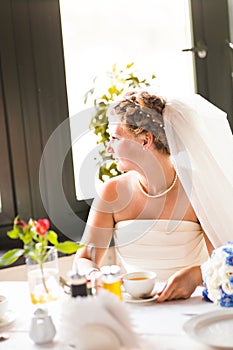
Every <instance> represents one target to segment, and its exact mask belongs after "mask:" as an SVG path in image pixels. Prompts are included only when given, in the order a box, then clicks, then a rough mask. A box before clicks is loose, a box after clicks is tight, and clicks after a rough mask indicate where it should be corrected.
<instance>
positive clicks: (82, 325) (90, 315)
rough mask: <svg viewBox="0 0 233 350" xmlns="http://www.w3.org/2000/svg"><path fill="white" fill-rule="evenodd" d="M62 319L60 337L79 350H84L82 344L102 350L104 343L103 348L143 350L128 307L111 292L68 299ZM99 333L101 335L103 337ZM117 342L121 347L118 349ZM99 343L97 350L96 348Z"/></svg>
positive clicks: (62, 311)
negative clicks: (108, 344) (106, 346)
mask: <svg viewBox="0 0 233 350" xmlns="http://www.w3.org/2000/svg"><path fill="white" fill-rule="evenodd" d="M60 315H61V317H60V322H59V323H60V325H59V331H58V334H59V337H60V338H61V340H62V341H64V342H66V343H67V342H68V343H69V344H72V345H75V346H77V348H78V349H81V348H82V346H81V344H83V342H85V341H86V343H87V342H90V344H89V350H97V349H101V347H100V342H101V341H102V342H103V346H104V344H105V343H106V344H107V342H111V344H112V347H111V349H113V348H114V349H118V348H120V347H125V348H133V349H138V348H139V347H140V345H139V343H140V340H139V336H138V335H137V334H136V333H135V332H134V331H133V324H132V320H131V318H130V312H129V309H128V308H127V305H126V304H124V303H123V302H121V301H120V300H119V299H118V298H117V297H116V296H115V295H113V294H111V293H109V292H108V291H105V290H102V291H101V292H100V293H99V294H98V295H97V296H95V297H90V296H89V297H86V298H83V297H76V298H72V297H69V298H66V299H64V300H63V301H62V305H61V313H60ZM90 325H91V326H92V327H90ZM93 326H96V327H93ZM98 326H101V327H98ZM109 330H110V331H111V332H109ZM88 332H89V334H88ZM98 332H99V333H101V334H99V336H98ZM110 333H111V334H110ZM100 335H101V336H100ZM103 335H104V337H105V339H103ZM114 336H115V339H114ZM85 337H86V338H85ZM81 338H82V339H81ZM84 338H85V339H84ZM94 338H96V339H94ZM97 338H98V339H97ZM117 341H118V343H119V347H117V345H116V344H117ZM95 343H96V346H94V345H93V344H95ZM113 343H114V344H115V347H114V346H113ZM84 348H85V347H83V349H84ZM102 349H103V347H102Z"/></svg>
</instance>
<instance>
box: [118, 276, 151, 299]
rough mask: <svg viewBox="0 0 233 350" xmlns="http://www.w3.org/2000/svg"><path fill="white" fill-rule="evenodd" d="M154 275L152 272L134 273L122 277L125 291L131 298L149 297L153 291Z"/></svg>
mask: <svg viewBox="0 0 233 350" xmlns="http://www.w3.org/2000/svg"><path fill="white" fill-rule="evenodd" d="M156 276H157V275H156V273H155V272H152V271H136V272H130V273H126V274H124V275H123V276H122V279H123V286H124V288H125V291H126V292H127V293H128V294H130V295H131V296H132V297H133V298H143V297H148V296H150V294H151V292H152V291H153V289H154V286H155V281H156Z"/></svg>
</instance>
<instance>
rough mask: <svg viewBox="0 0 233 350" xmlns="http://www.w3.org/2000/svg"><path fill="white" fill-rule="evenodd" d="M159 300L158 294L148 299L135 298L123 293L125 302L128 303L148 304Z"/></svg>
mask: <svg viewBox="0 0 233 350" xmlns="http://www.w3.org/2000/svg"><path fill="white" fill-rule="evenodd" d="M157 298H158V294H155V295H152V296H151V297H148V298H134V297H132V296H131V295H130V294H128V293H123V300H124V301H125V302H126V303H148V302H150V301H153V300H156V299H157Z"/></svg>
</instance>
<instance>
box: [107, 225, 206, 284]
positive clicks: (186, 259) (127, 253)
mask: <svg viewBox="0 0 233 350" xmlns="http://www.w3.org/2000/svg"><path fill="white" fill-rule="evenodd" d="M114 240H115V247H116V252H117V257H118V259H119V261H118V263H119V264H120V265H121V266H122V269H123V271H126V272H131V271H136V270H150V271H155V272H156V273H157V278H158V280H160V281H164V280H167V279H168V277H169V276H171V275H172V274H173V273H174V272H176V271H178V270H180V269H182V268H183V267H186V266H190V265H191V266H192V265H201V264H202V263H203V262H204V261H206V260H207V258H208V251H207V248H206V244H205V240H204V236H203V233H202V230H201V226H200V225H199V224H198V223H195V222H191V221H178V220H177V221H176V220H126V221H121V222H119V223H117V224H116V226H115V232H114Z"/></svg>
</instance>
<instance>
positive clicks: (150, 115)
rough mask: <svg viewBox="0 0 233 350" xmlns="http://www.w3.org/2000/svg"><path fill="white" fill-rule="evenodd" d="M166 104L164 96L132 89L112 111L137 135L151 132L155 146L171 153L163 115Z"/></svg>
mask: <svg viewBox="0 0 233 350" xmlns="http://www.w3.org/2000/svg"><path fill="white" fill-rule="evenodd" d="M165 105H166V101H165V100H164V99H163V98H162V97H159V96H156V95H150V94H149V93H148V92H146V91H141V92H136V91H132V92H128V93H126V94H125V95H124V96H123V98H122V99H121V100H120V101H119V102H117V103H116V104H115V106H114V108H113V110H112V113H113V114H114V115H116V116H117V117H120V120H121V122H123V123H125V124H126V125H127V127H128V129H129V130H130V131H131V132H132V133H133V134H134V135H135V136H137V135H139V134H142V133H145V132H151V133H152V134H153V143H154V145H155V147H156V148H157V149H158V150H159V151H161V152H162V153H165V154H170V151H169V146H168V142H167V138H166V134H165V130H164V121H163V115H162V114H163V109H164V108H165Z"/></svg>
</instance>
